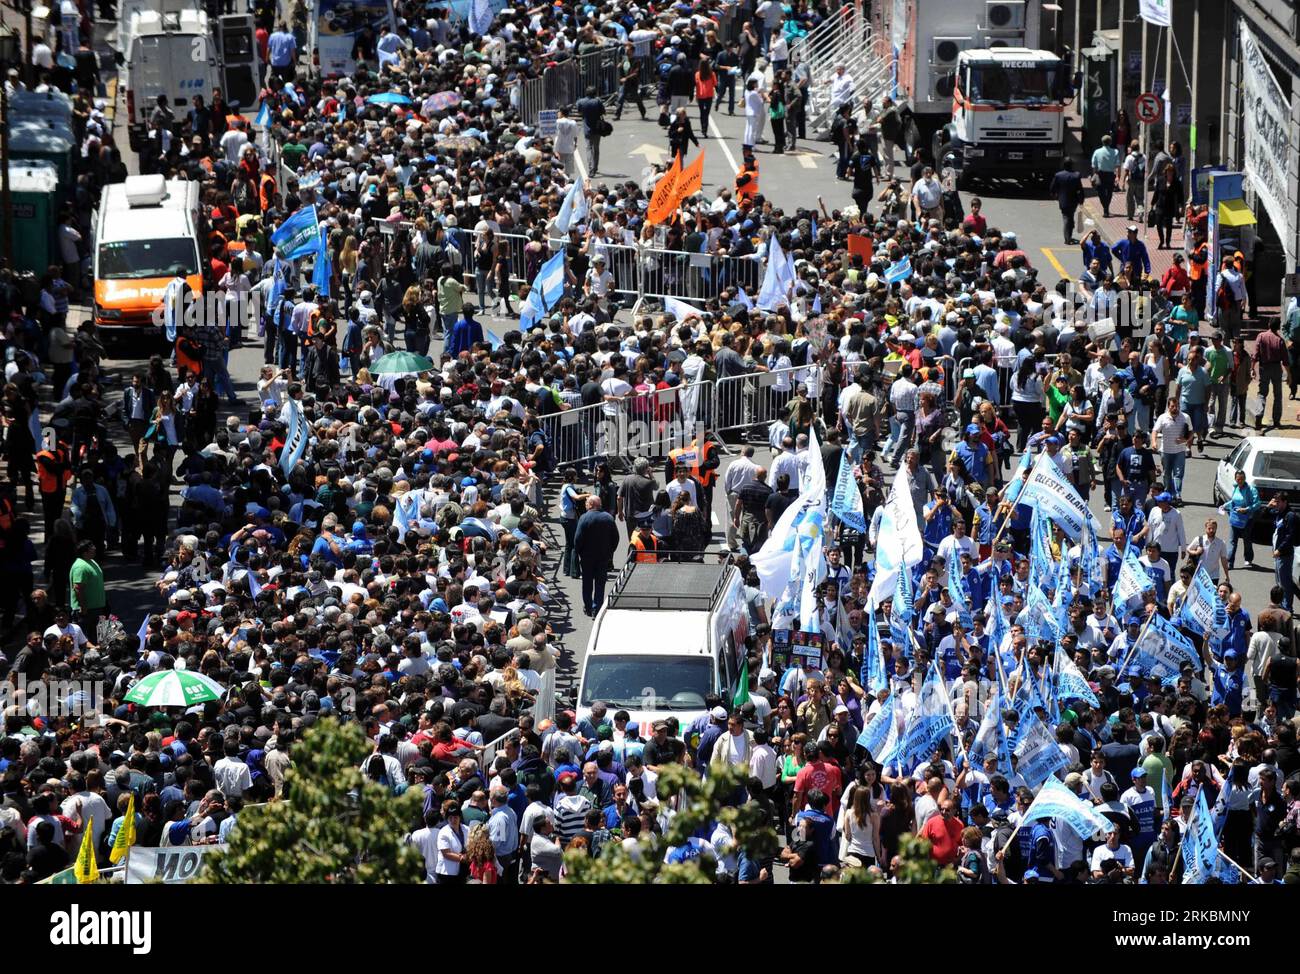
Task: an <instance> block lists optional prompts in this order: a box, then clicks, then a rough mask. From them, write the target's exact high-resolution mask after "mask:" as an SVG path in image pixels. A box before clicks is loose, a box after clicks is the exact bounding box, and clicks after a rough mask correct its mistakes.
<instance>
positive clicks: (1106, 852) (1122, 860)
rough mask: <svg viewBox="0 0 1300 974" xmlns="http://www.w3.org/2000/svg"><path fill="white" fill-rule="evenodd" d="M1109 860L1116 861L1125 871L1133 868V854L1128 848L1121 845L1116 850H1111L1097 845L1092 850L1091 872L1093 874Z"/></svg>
mask: <svg viewBox="0 0 1300 974" xmlns="http://www.w3.org/2000/svg"><path fill="white" fill-rule="evenodd" d="M1111 859H1114V860H1116V861H1118V862H1119V864H1120V865H1121V866H1123V867H1124V868H1125V869H1131V868H1132V866H1133V852H1132V850H1130V849H1129V847H1128V846H1126V845H1123V844H1121V845H1120V847H1119V848H1118V849H1112V848H1110V847H1109V846H1104V845H1099V846H1097V848H1095V849H1093V850H1092V863H1091V869H1092V871H1093V872H1094V873H1095V872H1096V871H1097V870H1098V869H1100V868H1101V867H1102V864H1103V863H1106V862H1109V861H1110V860H1111Z"/></svg>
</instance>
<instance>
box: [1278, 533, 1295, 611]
mask: <svg viewBox="0 0 1300 974" xmlns="http://www.w3.org/2000/svg"><path fill="white" fill-rule="evenodd" d="M1278 554H1279V556H1280V557H1278V558H1277V559H1276V560H1275V561H1274V562H1273V575H1274V577H1275V578H1276V580H1277V584H1279V585H1281V586H1282V608H1284V609H1286V611H1287V612H1290V611H1291V603H1292V601H1293V600H1294V599H1295V577H1294V576H1293V575H1292V574H1291V560H1292V558H1293V557H1294V556H1295V549H1294V548H1280V549H1278Z"/></svg>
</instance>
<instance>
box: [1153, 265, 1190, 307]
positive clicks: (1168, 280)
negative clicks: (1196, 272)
mask: <svg viewBox="0 0 1300 974" xmlns="http://www.w3.org/2000/svg"><path fill="white" fill-rule="evenodd" d="M1191 289H1192V279H1191V278H1190V277H1188V276H1187V271H1186V270H1185V269H1184V268H1183V255H1182V254H1175V255H1174V262H1173V263H1172V264H1170V265H1169V270H1167V271H1165V274H1164V277H1162V278H1160V290H1161V291H1163V292H1164V293H1165V296H1166V297H1169V298H1173V299H1174V300H1177V299H1179V298H1181V297H1182V296H1183V295H1184V294H1186V293H1187V292H1188V291H1190V290H1191Z"/></svg>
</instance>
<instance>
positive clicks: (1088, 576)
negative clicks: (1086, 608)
mask: <svg viewBox="0 0 1300 974" xmlns="http://www.w3.org/2000/svg"><path fill="white" fill-rule="evenodd" d="M1101 586H1102V578H1101V551H1100V550H1099V547H1098V545H1097V532H1096V531H1094V530H1093V527H1092V524H1091V522H1089V524H1088V527H1087V530H1085V531H1084V532H1083V538H1082V540H1080V542H1079V588H1080V590H1081V591H1082V592H1083V594H1084V595H1087V596H1088V597H1089V598H1092V596H1094V595H1096V594H1097V592H1098V591H1100V590H1101Z"/></svg>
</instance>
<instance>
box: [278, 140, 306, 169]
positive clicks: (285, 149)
mask: <svg viewBox="0 0 1300 974" xmlns="http://www.w3.org/2000/svg"><path fill="white" fill-rule="evenodd" d="M306 154H307V147H306V146H305V145H303V144H302V143H301V142H286V143H285V144H284V145H282V146H281V147H280V159H281V161H282V162H283V163H284V164H285V166H286V167H288V169H289V171H290V172H297V171H298V166H299V165H300V164H301V163H302V157H303V156H305V155H306Z"/></svg>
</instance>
